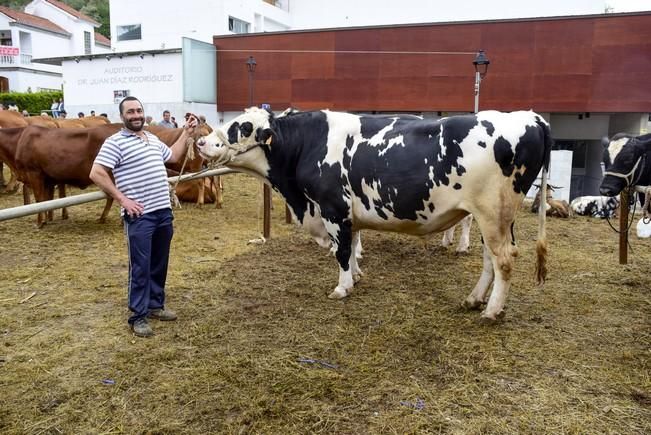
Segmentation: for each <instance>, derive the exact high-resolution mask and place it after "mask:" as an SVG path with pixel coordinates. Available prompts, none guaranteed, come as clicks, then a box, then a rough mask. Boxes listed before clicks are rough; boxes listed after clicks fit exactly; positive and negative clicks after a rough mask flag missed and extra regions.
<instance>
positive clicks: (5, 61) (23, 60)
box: [0, 53, 32, 66]
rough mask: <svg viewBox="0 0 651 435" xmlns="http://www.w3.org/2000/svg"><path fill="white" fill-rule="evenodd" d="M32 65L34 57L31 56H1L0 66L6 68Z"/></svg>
mask: <svg viewBox="0 0 651 435" xmlns="http://www.w3.org/2000/svg"><path fill="white" fill-rule="evenodd" d="M30 63H32V55H31V54H22V53H21V54H20V55H19V56H6V55H2V56H0V66H3V65H4V66H6V65H18V64H22V65H27V64H30Z"/></svg>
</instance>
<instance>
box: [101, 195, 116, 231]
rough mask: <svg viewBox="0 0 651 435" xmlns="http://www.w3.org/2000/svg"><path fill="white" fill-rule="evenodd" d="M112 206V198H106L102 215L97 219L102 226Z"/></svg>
mask: <svg viewBox="0 0 651 435" xmlns="http://www.w3.org/2000/svg"><path fill="white" fill-rule="evenodd" d="M112 205H113V198H112V197H110V196H107V197H106V205H104V210H102V215H101V216H100V217H99V223H100V224H103V223H105V222H106V217H107V216H108V214H109V211H110V210H111V206H112Z"/></svg>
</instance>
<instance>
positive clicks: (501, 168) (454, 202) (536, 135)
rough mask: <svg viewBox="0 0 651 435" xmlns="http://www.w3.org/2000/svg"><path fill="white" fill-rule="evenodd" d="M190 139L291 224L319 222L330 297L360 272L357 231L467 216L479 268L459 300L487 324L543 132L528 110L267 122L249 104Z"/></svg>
mask: <svg viewBox="0 0 651 435" xmlns="http://www.w3.org/2000/svg"><path fill="white" fill-rule="evenodd" d="M197 145H198V148H199V150H200V153H201V154H202V155H203V156H204V157H206V158H208V159H212V160H216V161H217V163H220V164H224V165H226V166H228V167H231V168H235V169H238V170H241V171H243V172H248V173H250V174H252V175H256V176H259V177H262V178H264V179H265V180H266V181H267V182H268V183H270V184H271V186H272V187H273V188H274V189H275V190H277V191H278V192H280V193H281V194H282V195H283V196H284V197H285V199H286V201H287V204H288V205H289V207H290V209H291V210H292V212H293V213H294V215H295V217H296V219H297V221H298V222H300V223H301V224H303V225H306V226H307V227H308V228H310V227H314V228H317V233H318V232H319V231H320V229H321V228H323V227H325V229H326V231H327V234H328V236H329V238H330V240H331V243H332V245H333V247H334V248H335V256H336V258H337V261H338V262H339V268H340V269H339V282H338V284H337V286H336V287H335V289H334V291H333V292H332V293H331V294H330V297H331V298H336V299H338V298H343V297H345V296H346V295H348V294H349V292H350V291H351V290H352V288H353V284H354V282H355V281H356V280H357V279H359V276H360V274H361V273H360V270H359V267H358V265H357V261H356V258H355V255H354V252H353V249H352V246H355V242H356V239H357V238H358V236H359V231H360V230H363V229H374V230H384V231H396V232H402V233H408V234H413V235H425V234H429V233H432V232H439V231H444V230H446V229H448V228H450V227H451V226H452V225H454V224H455V223H457V222H458V221H460V220H461V219H462V218H463V217H464V216H467V215H468V214H469V213H472V214H473V215H474V218H475V220H477V223H478V225H479V228H480V231H481V234H482V239H483V241H484V263H483V264H484V267H483V271H482V273H481V276H480V278H479V281H478V282H477V284H476V286H475V288H474V289H473V290H472V292H471V293H470V295H469V296H468V297H467V298H466V300H465V302H464V305H465V306H466V307H467V308H471V309H477V308H479V307H480V306H481V305H482V304H484V303H487V306H486V308H485V310H484V311H483V313H482V317H483V318H485V319H489V320H496V319H497V318H498V317H500V316H501V315H502V314H503V307H504V303H505V300H506V296H507V293H508V290H509V286H510V281H511V274H512V271H513V266H514V258H515V256H516V255H517V248H516V246H515V243H514V240H513V233H512V230H513V229H512V226H513V224H514V221H515V215H516V212H517V210H518V208H519V207H520V206H521V204H522V201H523V198H524V195H525V194H526V192H527V191H528V189H529V188H530V187H531V184H532V183H533V181H534V180H535V178H536V176H537V175H538V173H539V172H540V170H541V169H542V168H543V167H544V168H545V170H544V171H543V183H546V177H547V175H546V174H547V166H548V164H549V155H550V151H551V145H552V139H551V136H550V131H549V125H548V124H547V122H545V120H544V119H543V118H542V117H541V116H539V115H537V114H536V113H534V112H531V111H529V112H524V111H521V112H513V113H500V112H495V111H486V112H480V113H478V114H476V115H464V116H456V117H450V118H444V119H441V120H438V121H434V120H421V119H401V118H399V117H395V118H390V117H374V116H363V115H353V114H348V113H339V112H331V111H328V110H324V111H314V112H299V113H296V114H291V115H288V116H284V117H280V118H275V117H274V116H273V114H272V113H271V112H268V111H265V110H262V109H258V108H255V107H254V108H250V109H247V110H246V111H245V113H244V114H242V115H240V116H238V117H237V118H235V119H234V120H232V121H231V122H229V123H227V124H225V125H224V126H222V127H221V128H218V129H215V131H214V132H213V133H212V134H211V135H209V136H207V137H205V138H201V139H199V141H198V142H197ZM544 223H545V215H544V213H541V214H540V228H539V237H538V245H537V253H538V255H537V278H538V282H543V281H544V277H545V273H546V269H545V259H546V241H545V225H544ZM491 284H493V291H492V293H491V294H490V298H489V297H487V294H488V289H489V287H490V285H491Z"/></svg>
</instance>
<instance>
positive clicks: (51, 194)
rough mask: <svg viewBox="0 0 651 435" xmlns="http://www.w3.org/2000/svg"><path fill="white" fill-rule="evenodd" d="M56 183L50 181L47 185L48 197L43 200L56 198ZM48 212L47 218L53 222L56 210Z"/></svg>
mask: <svg viewBox="0 0 651 435" xmlns="http://www.w3.org/2000/svg"><path fill="white" fill-rule="evenodd" d="M54 187H55V186H54V184H51V183H48V184H47V185H46V192H47V197H46V198H45V199H42V200H41V201H50V200H52V199H54ZM45 213H46V214H47V220H48V222H52V221H53V220H54V210H49V211H47V212H45Z"/></svg>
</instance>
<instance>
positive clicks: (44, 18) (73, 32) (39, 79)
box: [0, 0, 110, 92]
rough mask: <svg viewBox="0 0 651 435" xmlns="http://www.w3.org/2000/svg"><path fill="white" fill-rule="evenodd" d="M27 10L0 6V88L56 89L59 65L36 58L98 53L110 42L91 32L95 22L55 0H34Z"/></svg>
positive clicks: (4, 90)
mask: <svg viewBox="0 0 651 435" xmlns="http://www.w3.org/2000/svg"><path fill="white" fill-rule="evenodd" d="M25 9H26V11H27V12H20V11H16V10H13V9H9V8H7V7H0V91H2V92H8V91H16V92H27V91H30V90H31V91H35V92H36V91H40V90H60V89H61V87H62V84H63V78H62V72H61V67H59V66H56V65H44V64H41V63H34V62H32V60H33V59H35V58H39V57H50V56H53V55H57V56H66V55H72V54H81V53H101V52H105V51H108V50H110V41H109V40H108V39H107V38H105V37H103V36H101V35H95V31H94V29H95V28H96V27H99V23H97V22H95V21H94V20H92V19H91V18H89V17H87V16H85V15H83V14H81V13H79V12H77V11H75V10H74V9H72V8H70V7H69V6H67V5H65V4H64V3H61V2H58V1H55V0H34V1H33V2H31V3H29V4H28V5H27V6H26V8H25Z"/></svg>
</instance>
